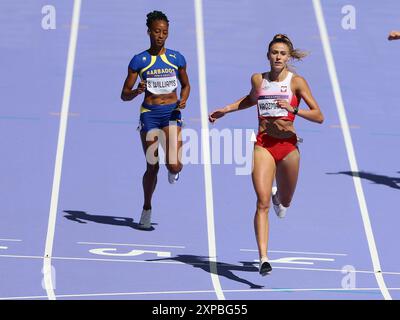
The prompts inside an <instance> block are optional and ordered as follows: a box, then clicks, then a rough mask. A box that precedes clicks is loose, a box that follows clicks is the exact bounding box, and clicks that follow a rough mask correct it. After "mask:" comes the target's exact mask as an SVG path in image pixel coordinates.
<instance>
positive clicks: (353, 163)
mask: <svg viewBox="0 0 400 320" xmlns="http://www.w3.org/2000/svg"><path fill="white" fill-rule="evenodd" d="M313 5H314V10H315V16H316V18H317V23H318V28H319V32H320V35H321V40H322V46H323V49H324V54H325V58H326V63H327V66H328V71H329V76H330V80H331V84H332V88H333V94H334V96H335V101H336V107H337V111H338V114H339V119H340V124H341V128H342V133H343V137H344V142H345V145H346V151H347V156H348V159H349V163H350V169H351V171H353V172H359V169H358V164H357V160H356V155H355V152H354V147H353V141H352V138H351V133H350V128H349V123H348V121H347V115H346V109H345V106H344V102H343V98H342V93H341V90H340V85H339V80H338V77H337V73H336V67H335V60H334V58H333V54H332V50H331V45H330V42H329V36H328V30H327V28H326V24H325V19H324V13H323V11H322V7H321V3H320V1H319V0H313ZM353 182H354V187H355V190H356V193H357V198H358V203H359V206H360V211H361V216H362V220H363V224H364V230H365V234H366V236H367V241H368V248H369V252H370V255H371V259H372V265H373V268H374V271H375V277H376V280H377V282H378V286H379V288H381V292H382V295H383V297H384V298H385V299H386V300H391V299H392V297H391V296H390V293H389V291H388V289H387V287H386V284H385V280H384V279H383V276H382V268H381V264H380V261H379V256H378V250H377V247H376V243H375V239H374V234H373V231H372V226H371V221H370V219H369V213H368V208H367V203H366V200H365V196H364V191H363V187H362V184H361V179H360V177H359V176H353Z"/></svg>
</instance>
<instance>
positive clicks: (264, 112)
mask: <svg viewBox="0 0 400 320" xmlns="http://www.w3.org/2000/svg"><path fill="white" fill-rule="evenodd" d="M287 99H289V96H287V95H285V96H284V95H274V96H273V95H270V96H260V97H259V98H258V101H257V107H258V113H259V115H260V116H262V117H286V116H287V115H288V111H287V110H286V109H283V108H281V107H279V106H278V105H277V103H276V102H275V101H276V100H287Z"/></svg>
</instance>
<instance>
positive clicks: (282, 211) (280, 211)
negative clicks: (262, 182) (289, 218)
mask: <svg viewBox="0 0 400 320" xmlns="http://www.w3.org/2000/svg"><path fill="white" fill-rule="evenodd" d="M277 191H278V188H277V187H272V203H273V205H274V211H275V213H276V215H277V216H278V217H279V218H281V219H282V218H284V217H285V215H286V210H287V207H284V206H283V205H282V204H281V202H280V201H279V198H278V195H277V194H276V193H277Z"/></svg>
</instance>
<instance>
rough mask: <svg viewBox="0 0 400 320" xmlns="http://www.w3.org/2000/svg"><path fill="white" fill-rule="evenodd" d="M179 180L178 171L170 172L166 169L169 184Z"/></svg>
mask: <svg viewBox="0 0 400 320" xmlns="http://www.w3.org/2000/svg"><path fill="white" fill-rule="evenodd" d="M178 180H179V172H178V173H171V172H169V171H168V182H169V183H170V184H174V183H176V182H177V181H178Z"/></svg>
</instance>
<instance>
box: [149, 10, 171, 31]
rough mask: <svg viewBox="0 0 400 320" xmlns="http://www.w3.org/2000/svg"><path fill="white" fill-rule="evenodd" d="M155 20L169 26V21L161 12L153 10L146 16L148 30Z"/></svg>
mask: <svg viewBox="0 0 400 320" xmlns="http://www.w3.org/2000/svg"><path fill="white" fill-rule="evenodd" d="M156 20H163V21H165V22H166V23H167V24H169V20H168V18H167V16H166V15H165V14H164V13H163V12H161V11H156V10H154V11H153V12H150V13H148V14H147V21H146V26H147V28H149V29H150V27H151V24H152V23H153V22H154V21H156Z"/></svg>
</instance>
